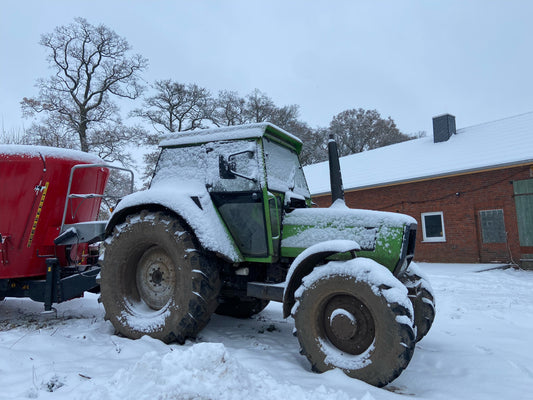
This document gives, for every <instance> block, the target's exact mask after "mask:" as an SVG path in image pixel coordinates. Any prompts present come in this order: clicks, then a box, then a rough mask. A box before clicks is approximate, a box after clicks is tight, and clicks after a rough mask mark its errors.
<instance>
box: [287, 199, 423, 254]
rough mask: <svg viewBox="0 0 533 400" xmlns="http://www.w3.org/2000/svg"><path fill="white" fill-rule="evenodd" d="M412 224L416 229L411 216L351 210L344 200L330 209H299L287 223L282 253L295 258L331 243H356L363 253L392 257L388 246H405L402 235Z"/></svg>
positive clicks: (289, 215) (291, 215)
mask: <svg viewBox="0 0 533 400" xmlns="http://www.w3.org/2000/svg"><path fill="white" fill-rule="evenodd" d="M412 225H415V226H416V220H415V219H414V218H412V217H410V216H408V215H405V214H397V213H391V212H383V211H370V210H359V209H350V208H348V207H346V206H345V205H344V202H343V201H342V200H338V201H336V202H335V203H334V204H333V205H332V206H331V207H329V208H302V209H296V210H294V211H292V212H291V213H289V214H287V215H286V216H285V218H284V220H283V239H282V242H281V247H282V254H283V255H284V256H287V257H295V256H297V255H298V254H299V253H301V252H302V251H303V250H304V249H306V248H308V247H310V246H312V245H315V244H317V243H320V242H325V241H329V240H353V241H355V242H357V243H358V244H359V245H360V246H361V250H363V251H374V250H375V249H376V247H378V248H380V249H381V251H383V250H385V251H390V252H391V254H392V253H394V251H393V249H392V248H389V244H388V243H390V246H393V244H394V243H401V240H397V239H398V236H399V235H400V236H401V235H403V232H404V229H405V228H406V226H408V227H410V226H412ZM376 245H377V246H376Z"/></svg>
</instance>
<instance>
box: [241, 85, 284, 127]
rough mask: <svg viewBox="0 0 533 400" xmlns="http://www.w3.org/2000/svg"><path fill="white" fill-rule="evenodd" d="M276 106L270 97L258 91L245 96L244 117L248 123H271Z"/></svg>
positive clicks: (255, 90)
mask: <svg viewBox="0 0 533 400" xmlns="http://www.w3.org/2000/svg"><path fill="white" fill-rule="evenodd" d="M275 112H276V105H275V104H274V102H273V101H272V99H271V98H270V97H268V96H267V95H266V94H265V93H263V92H261V91H260V90H259V89H254V91H253V92H252V93H250V94H249V95H248V96H246V105H245V110H244V115H245V116H246V121H247V122H249V123H254V122H266V121H270V122H273V121H272V117H273V115H274V113H275Z"/></svg>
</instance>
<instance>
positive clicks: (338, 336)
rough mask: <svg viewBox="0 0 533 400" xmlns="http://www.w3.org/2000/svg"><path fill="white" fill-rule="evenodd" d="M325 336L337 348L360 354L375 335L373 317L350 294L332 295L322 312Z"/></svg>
mask: <svg viewBox="0 0 533 400" xmlns="http://www.w3.org/2000/svg"><path fill="white" fill-rule="evenodd" d="M322 323H323V325H322V326H323V327H324V328H323V329H324V333H325V336H326V337H327V338H328V339H329V341H330V342H331V343H332V344H333V345H334V346H335V347H337V348H338V349H339V350H341V351H343V352H346V353H348V354H353V355H357V354H361V353H363V352H364V351H365V350H366V349H368V347H369V346H370V345H371V344H372V342H373V341H374V337H375V326H374V319H373V317H372V314H371V313H370V310H369V309H368V308H367V307H366V306H365V305H364V304H363V303H362V302H360V301H359V300H358V299H357V298H355V297H353V296H350V295H344V294H343V295H336V296H333V297H332V298H331V299H329V301H328V302H327V303H326V304H325V306H324V308H323V313H322Z"/></svg>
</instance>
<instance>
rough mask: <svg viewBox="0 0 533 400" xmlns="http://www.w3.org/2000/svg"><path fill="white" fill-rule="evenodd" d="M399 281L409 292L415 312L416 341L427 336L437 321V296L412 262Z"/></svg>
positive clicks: (421, 272)
mask: <svg viewBox="0 0 533 400" xmlns="http://www.w3.org/2000/svg"><path fill="white" fill-rule="evenodd" d="M399 280H400V281H401V282H402V283H403V284H404V285H405V286H406V287H407V290H408V291H409V300H411V303H412V304H413V309H414V312H415V319H414V321H415V327H416V341H417V342H418V341H420V340H422V338H423V337H424V336H426V335H427V333H428V332H429V330H430V329H431V325H433V321H434V320H435V296H434V295H433V289H432V287H431V284H430V283H429V280H428V278H427V277H426V276H425V274H424V273H423V271H422V270H421V269H420V267H419V266H418V265H417V264H415V263H414V262H411V264H409V267H407V270H406V271H405V272H404V273H403V274H402V275H401V276H400V277H399Z"/></svg>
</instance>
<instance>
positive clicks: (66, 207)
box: [59, 164, 134, 234]
mask: <svg viewBox="0 0 533 400" xmlns="http://www.w3.org/2000/svg"><path fill="white" fill-rule="evenodd" d="M83 168H108V169H117V170H120V171H124V172H129V173H130V175H131V183H130V193H133V179H134V176H133V171H132V170H131V169H128V168H122V167H116V166H114V165H108V164H78V165H75V166H73V167H72V168H71V169H70V178H69V180H68V189H67V195H66V197H65V208H64V209H63V218H62V219H61V229H60V231H59V233H60V234H61V233H63V229H64V227H65V219H66V217H67V210H68V205H69V200H70V199H75V198H78V199H79V198H80V197H83V198H94V197H99V198H104V197H108V198H111V199H119V198H120V196H104V195H103V194H96V193H86V194H85V195H81V194H79V193H72V194H71V193H70V190H71V188H72V179H73V177H74V172H75V171H76V170H78V169H83ZM87 196H90V197H87Z"/></svg>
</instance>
